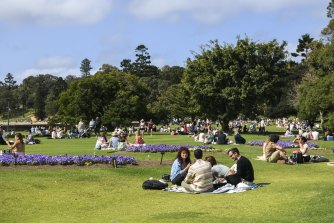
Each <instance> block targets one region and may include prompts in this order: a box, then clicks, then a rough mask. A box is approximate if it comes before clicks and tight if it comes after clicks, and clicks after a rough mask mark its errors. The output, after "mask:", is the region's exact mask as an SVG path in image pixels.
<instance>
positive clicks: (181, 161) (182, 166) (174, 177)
mask: <svg viewBox="0 0 334 223" xmlns="http://www.w3.org/2000/svg"><path fill="white" fill-rule="evenodd" d="M190 165H191V161H190V152H189V149H188V148H186V147H181V148H180V149H179V151H178V152H177V156H176V159H175V161H174V163H173V165H172V169H171V174H170V179H171V181H172V184H174V185H178V186H181V182H182V181H183V180H184V178H185V177H186V176H187V173H188V169H189V167H190Z"/></svg>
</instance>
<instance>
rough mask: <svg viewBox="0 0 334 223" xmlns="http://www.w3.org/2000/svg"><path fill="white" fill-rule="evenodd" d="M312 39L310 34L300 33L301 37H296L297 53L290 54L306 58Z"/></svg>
mask: <svg viewBox="0 0 334 223" xmlns="http://www.w3.org/2000/svg"><path fill="white" fill-rule="evenodd" d="M313 40H314V38H312V37H311V36H310V34H304V35H302V37H301V38H299V39H298V45H297V50H296V52H297V53H293V54H292V56H294V57H297V56H301V57H304V58H305V59H307V56H308V54H309V52H310V50H311V44H312V42H313ZM302 61H304V59H302Z"/></svg>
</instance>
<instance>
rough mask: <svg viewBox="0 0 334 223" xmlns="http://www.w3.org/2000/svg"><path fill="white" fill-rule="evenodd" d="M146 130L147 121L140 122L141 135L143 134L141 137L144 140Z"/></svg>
mask: <svg viewBox="0 0 334 223" xmlns="http://www.w3.org/2000/svg"><path fill="white" fill-rule="evenodd" d="M145 129H146V123H145V120H144V119H142V120H140V122H139V130H140V134H141V137H142V138H144V132H145Z"/></svg>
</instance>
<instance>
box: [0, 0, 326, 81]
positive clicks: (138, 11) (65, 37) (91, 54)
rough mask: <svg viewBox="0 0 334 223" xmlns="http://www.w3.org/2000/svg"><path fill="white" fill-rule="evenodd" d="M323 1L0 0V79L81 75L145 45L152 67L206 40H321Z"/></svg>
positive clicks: (178, 60) (180, 59) (181, 59)
mask: <svg viewBox="0 0 334 223" xmlns="http://www.w3.org/2000/svg"><path fill="white" fill-rule="evenodd" d="M328 3H329V0H1V1H0V49H1V52H0V80H3V79H4V77H5V76H6V74H7V73H12V74H13V75H14V78H15V80H17V81H18V82H19V83H20V82H21V81H22V80H23V79H24V78H26V77H28V76H30V75H37V74H46V73H48V74H52V75H56V76H62V77H65V76H67V75H69V74H71V75H76V76H80V75H81V74H80V63H81V61H82V60H83V59H84V58H88V59H90V60H91V61H92V63H91V65H92V67H93V71H92V73H94V72H95V71H96V70H97V69H98V68H100V67H101V66H102V64H104V63H107V64H111V65H113V66H117V67H119V65H120V62H121V61H122V60H123V59H132V60H134V55H135V52H134V49H135V48H136V47H137V46H138V45H139V44H144V45H145V46H146V47H147V48H148V52H149V53H150V55H151V60H152V64H153V65H156V66H158V67H162V66H163V65H170V66H173V65H179V66H185V61H186V59H187V58H189V57H190V58H191V57H192V53H191V52H192V51H195V52H199V49H200V46H201V45H205V44H207V43H208V42H209V40H214V39H218V40H219V41H220V43H221V44H223V43H232V44H234V43H235V42H236V38H237V36H241V37H245V35H247V36H248V37H250V38H251V39H253V40H254V41H259V42H263V41H270V40H272V39H278V40H279V41H280V42H282V41H283V40H286V41H287V42H288V47H287V50H289V51H294V50H295V49H296V45H297V43H298V38H300V37H301V35H303V34H305V33H309V34H311V36H312V37H314V38H315V39H319V38H320V37H321V36H320V31H321V29H323V28H324V27H325V26H326V25H327V24H328V22H329V19H328V18H327V17H326V7H327V5H328Z"/></svg>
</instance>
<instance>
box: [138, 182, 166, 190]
mask: <svg viewBox="0 0 334 223" xmlns="http://www.w3.org/2000/svg"><path fill="white" fill-rule="evenodd" d="M142 187H143V189H144V190H162V189H165V188H166V187H168V184H167V183H162V182H160V181H159V180H146V181H144V183H143V185H142Z"/></svg>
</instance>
